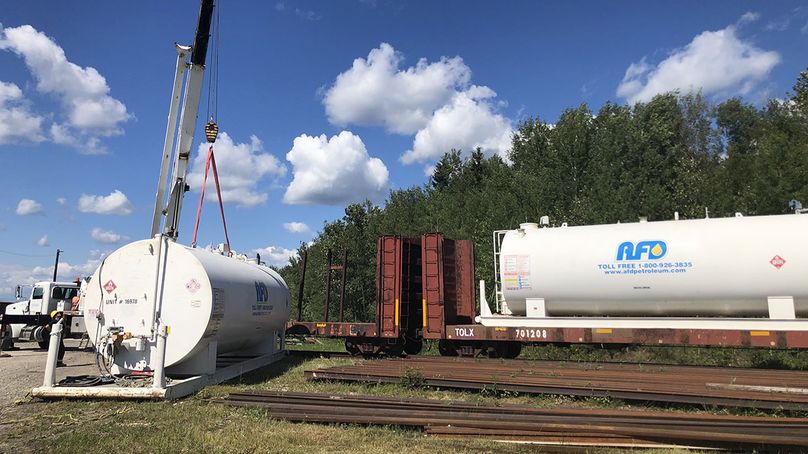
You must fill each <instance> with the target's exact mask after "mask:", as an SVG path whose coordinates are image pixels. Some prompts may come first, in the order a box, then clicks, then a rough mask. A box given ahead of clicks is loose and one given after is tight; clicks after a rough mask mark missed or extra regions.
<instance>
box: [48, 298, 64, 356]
mask: <svg viewBox="0 0 808 454" xmlns="http://www.w3.org/2000/svg"><path fill="white" fill-rule="evenodd" d="M50 316H51V319H52V320H53V322H52V323H51V324H50V325H48V332H49V335H50V330H51V327H52V326H53V324H55V323H59V321H60V320H61V319H62V317H63V316H64V314H63V313H62V311H52V312H51V313H50ZM62 323H64V322H62ZM62 330H64V326H63V327H62ZM64 358H65V341H64V335H62V336H59V354H58V356H57V357H56V367H65V366H67V364H65V362H64V361H63V360H64Z"/></svg>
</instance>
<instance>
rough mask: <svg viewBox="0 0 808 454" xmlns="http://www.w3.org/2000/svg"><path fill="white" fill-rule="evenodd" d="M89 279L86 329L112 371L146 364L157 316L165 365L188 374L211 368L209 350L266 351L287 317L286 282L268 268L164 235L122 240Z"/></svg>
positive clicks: (151, 360) (150, 363)
mask: <svg viewBox="0 0 808 454" xmlns="http://www.w3.org/2000/svg"><path fill="white" fill-rule="evenodd" d="M161 243H162V244H161ZM161 256H162V257H163V260H161ZM90 282H91V283H92V285H90V286H88V288H87V290H86V292H85V294H84V295H83V298H84V302H85V311H86V312H85V313H86V314H87V316H86V319H87V332H88V334H89V335H90V338H91V339H93V340H94V343H95V344H96V346H97V348H98V349H99V350H100V351H102V352H103V354H104V355H105V356H107V358H108V359H109V358H110V356H112V357H114V364H113V370H112V372H113V373H126V372H129V371H142V370H152V369H153V367H154V364H155V360H156V333H155V330H156V328H157V326H158V323H162V324H163V325H165V326H167V327H168V331H169V334H168V336H167V340H166V357H165V366H166V370H167V372H168V373H169V374H175V375H196V374H202V373H212V372H213V370H214V369H215V366H216V356H217V354H221V353H226V352H240V354H241V353H243V354H245V355H246V354H255V355H261V354H266V353H272V352H274V351H275V350H277V349H278V348H279V347H280V345H279V338H280V336H282V334H283V332H284V329H285V325H286V322H287V320H288V319H289V302H290V294H289V289H288V287H287V285H286V283H285V282H284V281H283V279H282V278H281V277H280V275H278V273H276V272H275V271H273V270H272V269H270V268H267V267H265V266H259V265H256V264H254V263H249V262H247V261H245V260H239V259H236V258H232V257H226V256H223V255H219V254H216V253H212V252H210V251H206V250H204V249H194V248H190V247H187V246H183V245H181V244H177V243H175V242H173V241H170V240H167V239H165V237H163V238H162V241H161V239H159V238H155V239H151V240H142V241H136V242H133V243H130V244H127V245H126V246H123V247H122V248H120V249H118V250H117V251H115V252H113V253H112V254H110V255H109V256H108V257H107V258H106V259H105V260H104V261H103V263H102V264H101V266H99V268H98V269H97V270H96V272H95V274H94V275H93V277H92V280H91V281H90Z"/></svg>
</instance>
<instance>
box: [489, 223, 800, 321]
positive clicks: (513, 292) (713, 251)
mask: <svg viewBox="0 0 808 454" xmlns="http://www.w3.org/2000/svg"><path fill="white" fill-rule="evenodd" d="M806 232H808V216H806V215H780V216H752V217H740V216H737V217H733V218H715V219H695V220H686V221H662V222H640V223H629V224H611V225H595V226H578V227H551V228H539V227H538V226H537V225H536V224H522V226H521V228H520V229H517V230H510V231H508V232H507V233H505V235H504V237H503V240H502V244H501V247H500V257H499V277H500V282H501V291H502V293H503V298H504V300H505V304H506V306H507V309H509V310H510V311H511V312H512V313H513V314H514V315H525V314H526V312H527V311H526V301H527V299H531V301H530V303H531V305H533V304H535V302H536V301H541V300H542V299H543V301H541V302H542V303H543V306H544V311H545V312H546V316H735V317H737V316H762V317H766V316H768V315H769V309H770V306H769V303H770V302H771V301H786V302H787V305H788V303H789V302H790V298H793V305H792V306H790V307H791V308H795V310H796V315H797V316H798V317H800V316H802V317H804V316H808V240H806ZM772 297H781V298H779V299H778V298H774V299H771V298H772ZM531 307H535V306H531ZM793 310H794V309H792V312H793ZM786 312H787V311H786ZM774 318H778V317H774ZM783 318H787V317H783Z"/></svg>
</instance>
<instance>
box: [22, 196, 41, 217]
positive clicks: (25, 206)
mask: <svg viewBox="0 0 808 454" xmlns="http://www.w3.org/2000/svg"><path fill="white" fill-rule="evenodd" d="M16 212H17V214H19V215H20V216H28V215H30V214H38V213H41V212H42V204H41V203H39V202H37V201H36V200H33V199H22V200H20V201H19V203H17V210H16Z"/></svg>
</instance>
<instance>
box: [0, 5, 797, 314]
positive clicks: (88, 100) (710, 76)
mask: <svg viewBox="0 0 808 454" xmlns="http://www.w3.org/2000/svg"><path fill="white" fill-rule="evenodd" d="M221 3H222V5H220V27H221V29H220V37H221V47H220V60H219V62H220V63H219V74H220V75H219V92H220V94H219V98H218V103H219V107H218V121H219V124H220V128H221V130H222V131H223V133H224V134H226V137H224V136H223V137H222V138H220V140H219V141H218V142H217V144H216V146H215V150H216V153H217V160H218V162H219V167H220V173H221V178H222V183H223V186H224V189H225V193H224V197H225V200H226V204H225V210H226V214H227V219H228V227H229V229H230V237H231V242H232V244H233V247H234V248H235V249H236V250H238V251H241V252H246V253H251V254H252V253H254V252H255V251H257V250H258V251H261V252H262V256H263V257H264V258H269V259H270V261H271V262H274V263H278V264H279V263H282V262H283V261H284V260H285V258H286V257H288V255H289V254H290V253H291V252H292V250H294V249H295V248H296V247H297V246H298V245H299V244H300V242H301V241H309V240H311V238H313V236H314V235H315V234H316V232H317V231H318V230H320V229H321V228H322V224H323V222H324V221H328V220H333V219H335V218H339V217H340V216H341V215H342V213H343V208H344V206H345V204H346V203H349V202H351V201H355V200H359V199H363V198H366V197H367V198H371V199H374V200H376V201H377V202H381V201H382V200H383V199H384V196H385V195H386V194H387V192H388V191H389V190H390V189H391V188H392V189H394V188H401V187H409V186H412V185H420V184H423V183H425V182H426V181H427V178H428V177H427V174H428V172H429V169H430V166H431V165H432V164H433V163H434V162H435V160H436V159H437V157H439V156H440V154H441V153H443V152H444V151H448V149H450V148H452V147H454V148H462V149H464V150H469V149H471V148H472V147H474V146H481V147H483V148H484V149H485V151H486V153H488V154H489V155H490V154H495V153H499V154H503V155H504V154H505V153H507V146H508V137H509V135H510V132H511V130H512V128H514V127H515V126H516V125H517V124H518V122H519V121H520V120H523V119H525V118H527V117H528V116H539V117H541V118H542V119H543V120H545V121H548V122H550V123H553V122H555V121H556V120H557V118H558V115H559V114H560V113H561V112H562V110H563V109H564V108H566V107H573V106H577V105H578V104H579V103H581V102H586V103H588V104H589V105H590V107H591V108H592V109H593V110H597V109H598V108H599V107H600V106H601V105H602V104H603V103H604V102H606V101H610V100H611V101H615V102H619V103H627V102H634V101H643V100H647V99H648V98H650V97H651V96H653V95H654V94H656V93H658V92H661V91H666V90H671V89H680V90H682V91H687V90H691V89H702V90H703V92H704V93H705V94H706V95H707V96H708V97H709V98H710V99H712V100H715V101H720V100H722V99H725V98H727V97H730V96H742V97H743V98H744V99H745V100H747V101H748V102H751V103H761V102H763V101H764V100H766V99H768V98H771V97H783V96H785V95H786V93H787V92H788V90H790V88H791V86H792V85H793V83H794V81H795V79H796V77H797V75H798V73H799V71H800V70H802V69H805V67H806V66H808V59H806V53H805V50H806V49H808V6H804V5H803V4H801V2H787V1H781V2H766V3H763V2H742V1H723V2H696V1H692V2H666V3H662V2H640V1H637V2H595V1H592V2H534V1H521V2H516V1H513V2H482V1H440V2H438V1H411V2H406V1H402V2H398V1H396V2H394V1H387V0H345V1H291V0H285V1H266V2H265V1H262V2H248V1H239V2H233V1H230V0H222V2H221ZM4 6H5V7H4V8H3V9H2V11H0V24H2V26H1V27H0V163H1V164H2V166H1V167H2V169H3V170H4V176H3V179H4V183H5V184H4V189H3V191H0V300H2V299H6V298H9V297H10V295H11V294H12V293H13V286H14V285H15V284H18V283H28V282H31V281H33V280H36V279H43V278H47V276H49V274H50V273H51V272H52V271H51V270H50V269H49V268H50V267H52V261H53V254H54V251H55V249H56V248H60V249H63V250H64V251H65V252H64V254H63V256H62V260H63V266H61V267H60V275H61V276H63V277H64V278H72V277H75V276H76V275H79V274H89V273H91V272H92V271H93V269H94V267H95V266H97V264H98V261H99V259H100V258H101V257H103V255H104V254H108V253H109V252H110V251H112V250H114V249H115V248H117V247H119V246H120V245H122V244H125V243H126V242H127V241H132V240H137V239H141V238H145V237H146V236H148V234H149V227H150V222H151V215H152V207H153V203H154V193H155V188H156V184H157V181H156V180H157V175H158V171H159V164H160V153H161V149H162V141H163V137H164V134H165V119H166V114H167V109H168V103H169V96H170V90H171V82H172V77H173V66H174V61H175V54H174V50H173V43H174V42H180V43H186V44H188V43H190V42H191V41H192V38H193V33H194V29H195V26H196V19H197V18H196V16H197V12H198V2H197V1H196V0H184V1H172V2H158V1H150V0H145V1H142V2H137V3H135V4H132V3H129V4H125V3H119V2H45V1H29V2H7V4H6V5H4ZM209 66H210V65H209ZM203 92H205V93H207V90H206V89H205V90H203ZM206 105H207V99H206V98H205V97H203V99H202V102H201V107H200V116H199V124H200V125H201V124H203V123H204V121H205V120H206V119H205V115H206ZM196 136H197V137H196V141H195V144H194V146H193V150H194V153H193V157H194V159H193V161H194V164H192V169H191V176H190V180H189V181H190V182H191V184H192V186H194V190H192V191H191V192H189V193H188V194H187V197H186V202H185V206H184V211H183V218H182V226H181V230H180V241H181V242H184V243H186V244H187V243H189V242H190V237H191V234H192V228H193V222H194V216H195V212H196V209H195V208H196V203H197V200H198V197H199V192H198V188H199V184H200V182H201V179H200V170H199V169H200V166H201V164H202V161H201V158H198V157H197V156H198V153H199V152H200V148H199V147H200V143H201V141H202V138H203V135H202V131H201V126H200V127H198V128H197V134H196ZM209 189H212V187H211V186H209ZM208 192H209V195H210V194H212V193H213V191H211V190H209V191H208ZM211 200H212V199H211ZM506 227H508V226H503V228H506ZM222 239H223V235H222V234H221V225H220V222H219V220H218V210H217V206H216V205H215V204H213V203H206V204H205V206H204V213H203V218H202V226H201V228H200V244H203V245H204V244H209V243H214V244H215V243H218V242H220V241H222Z"/></svg>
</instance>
